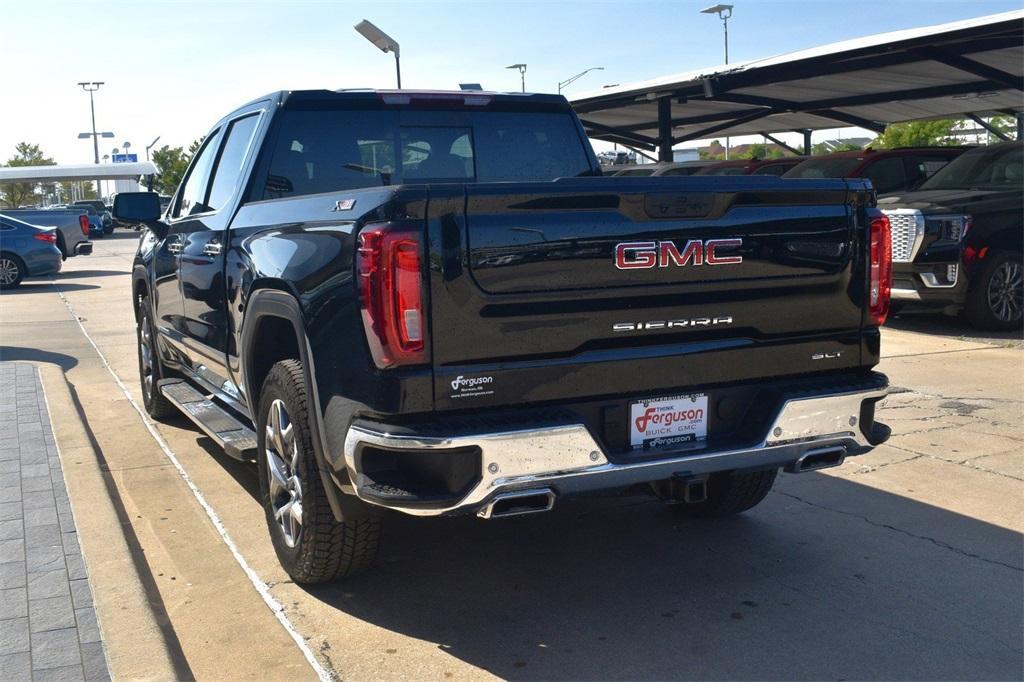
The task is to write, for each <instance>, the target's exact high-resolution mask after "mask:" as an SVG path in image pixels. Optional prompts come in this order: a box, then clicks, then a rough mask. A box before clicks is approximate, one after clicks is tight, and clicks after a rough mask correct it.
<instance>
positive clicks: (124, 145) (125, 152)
mask: <svg viewBox="0 0 1024 682" xmlns="http://www.w3.org/2000/svg"><path fill="white" fill-rule="evenodd" d="M121 146H122V147H124V154H125V156H128V150H129V149H130V148H131V146H132V143H131V142H125V143H124V144H122V145H121Z"/></svg>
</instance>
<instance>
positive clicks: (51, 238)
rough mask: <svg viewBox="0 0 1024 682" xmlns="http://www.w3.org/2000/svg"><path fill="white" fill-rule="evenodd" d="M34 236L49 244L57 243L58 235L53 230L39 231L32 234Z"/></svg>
mask: <svg viewBox="0 0 1024 682" xmlns="http://www.w3.org/2000/svg"><path fill="white" fill-rule="evenodd" d="M32 238H33V239H38V240H39V241H41V242H46V243H47V244H56V243H57V235H56V234H55V233H53V232H37V233H35V234H34V235H32Z"/></svg>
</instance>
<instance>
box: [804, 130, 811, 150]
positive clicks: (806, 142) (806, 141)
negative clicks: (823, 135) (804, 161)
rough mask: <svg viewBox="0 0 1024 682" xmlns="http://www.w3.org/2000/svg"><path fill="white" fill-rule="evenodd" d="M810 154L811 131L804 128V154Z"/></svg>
mask: <svg viewBox="0 0 1024 682" xmlns="http://www.w3.org/2000/svg"><path fill="white" fill-rule="evenodd" d="M810 155H811V131H810V130H809V129H808V130H804V156H810Z"/></svg>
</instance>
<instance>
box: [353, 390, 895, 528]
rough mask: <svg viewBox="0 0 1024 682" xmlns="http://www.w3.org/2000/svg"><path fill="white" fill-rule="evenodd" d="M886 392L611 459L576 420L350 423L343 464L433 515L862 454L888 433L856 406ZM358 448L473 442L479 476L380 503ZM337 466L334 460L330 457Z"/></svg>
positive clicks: (799, 405) (359, 489) (804, 404)
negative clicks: (435, 498) (639, 457)
mask: <svg viewBox="0 0 1024 682" xmlns="http://www.w3.org/2000/svg"><path fill="white" fill-rule="evenodd" d="M887 394H888V388H887V387H881V388H871V389H861V390H855V391H849V392H837V393H833V394H829V395H818V396H812V397H802V398H796V399H791V400H787V401H786V402H784V403H783V405H782V407H781V408H780V410H779V412H778V414H777V415H776V417H775V419H774V420H773V422H772V425H771V426H770V427H769V428H768V431H767V433H766V434H765V435H764V437H763V438H762V439H761V440H760V442H759V443H758V444H757V445H755V446H753V447H750V448H744V449H735V450H720V451H701V450H697V451H690V452H685V451H684V452H669V453H666V454H665V456H664V457H663V458H661V459H656V460H646V461H637V462H628V463H615V462H612V461H610V460H609V459H608V457H607V456H606V454H605V452H604V451H603V450H602V448H601V446H600V445H599V444H598V443H597V442H596V441H595V439H594V438H593V436H591V435H590V432H589V431H588V430H587V428H586V427H585V426H584V425H582V424H565V425H562V426H548V427H544V428H536V429H523V430H515V431H505V432H501V433H475V434H470V435H453V436H451V437H433V436H432V437H418V436H409V435H394V434H389V433H385V432H381V431H376V430H372V429H369V428H366V427H363V426H359V425H353V426H352V427H350V428H349V431H348V435H347V437H346V439H345V453H344V456H345V460H344V467H345V468H346V469H347V472H348V476H349V480H350V481H351V482H352V486H351V490H348V487H347V486H345V488H346V489H347V490H348V491H349V492H354V493H355V494H356V495H357V496H359V497H360V498H361V499H363V500H365V501H367V502H369V503H371V504H376V505H379V506H383V507H387V508H390V509H395V510H397V511H401V512H405V513H407V514H412V515H415V516H441V515H446V514H453V513H459V512H471V511H478V510H481V509H485V508H486V506H487V504H488V503H489V502H490V501H491V500H493V499H494V498H495V497H496V496H498V495H504V494H507V493H511V492H516V491H527V490H535V489H551V490H552V491H554V492H555V493H556V494H557V495H558V496H562V495H567V494H573V493H581V492H586V491H591V490H602V489H612V488H621V487H627V486H630V485H633V484H637V483H647V482H650V481H657V480H661V479H666V478H670V477H672V476H673V475H684V476H692V475H699V474H706V473H714V472H718V471H732V470H737V469H758V468H771V467H782V466H787V465H791V464H794V463H795V462H797V460H800V459H801V458H802V457H804V456H805V455H807V454H809V453H811V452H812V451H815V450H820V449H822V448H842V450H843V454H844V456H853V455H859V454H863V453H865V452H867V451H868V450H870V449H871V448H872V447H874V446H875V445H878V444H879V443H880V442H881V441H884V440H885V438H886V437H887V436H888V430H887V429H886V428H885V427H880V428H881V430H882V431H883V432H884V433H881V435H880V436H879V437H878V438H872V439H871V441H874V442H871V441H869V438H868V436H866V435H865V434H864V432H863V429H862V428H861V424H860V419H861V414H862V413H861V408H862V406H863V405H864V403H865V402H874V401H878V400H880V399H881V398H884V397H885V396H886V395H887ZM363 446H372V447H376V448H381V449H385V450H397V451H402V450H420V451H422V450H435V449H456V448H471V447H476V448H479V449H480V452H481V453H482V457H481V462H480V475H479V478H478V479H477V480H476V482H475V484H473V486H472V487H471V489H470V490H469V492H468V493H466V494H465V495H464V496H462V498H461V499H460V500H458V501H456V502H453V503H450V504H439V505H431V506H424V505H419V504H416V505H407V504H403V503H402V502H401V501H389V502H382V501H381V500H380V499H378V498H376V497H375V496H374V495H372V494H371V493H370V492H369V491H368V490H367V488H366V484H367V477H366V476H364V475H363V474H362V472H361V471H360V470H359V457H358V456H357V453H358V452H359V450H360V449H361V448H362V447H363ZM338 464H339V465H340V464H341V463H340V462H338Z"/></svg>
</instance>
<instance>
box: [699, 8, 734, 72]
mask: <svg viewBox="0 0 1024 682" xmlns="http://www.w3.org/2000/svg"><path fill="white" fill-rule="evenodd" d="M700 13H701V14H717V15H718V18H719V19H721V20H722V28H724V29H725V63H726V64H728V63H729V17H731V16H732V5H712V6H711V7H707V8H705V9H702V10H701V11H700Z"/></svg>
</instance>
